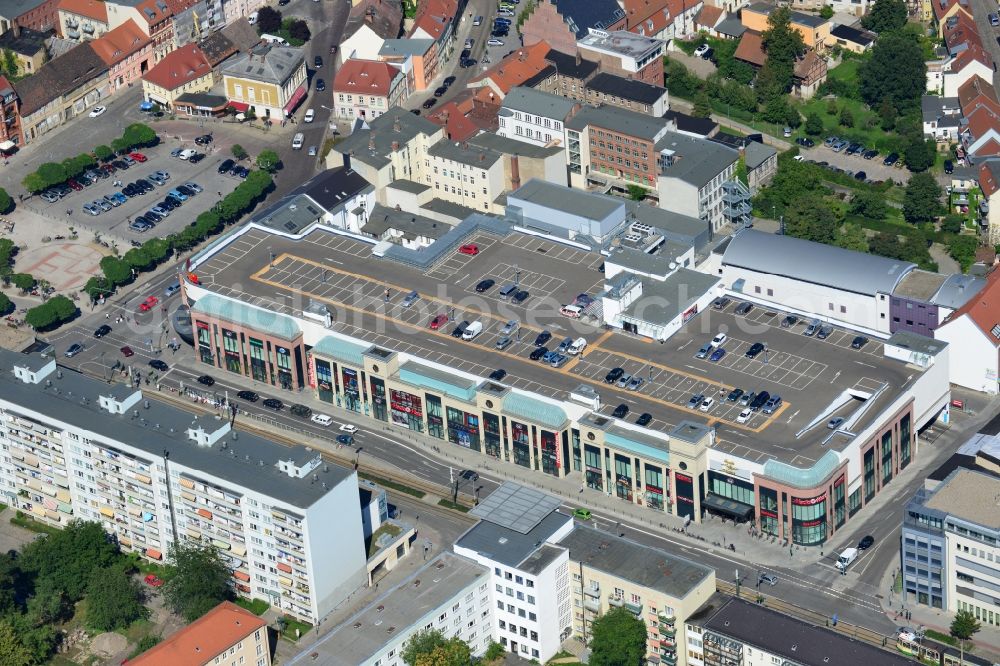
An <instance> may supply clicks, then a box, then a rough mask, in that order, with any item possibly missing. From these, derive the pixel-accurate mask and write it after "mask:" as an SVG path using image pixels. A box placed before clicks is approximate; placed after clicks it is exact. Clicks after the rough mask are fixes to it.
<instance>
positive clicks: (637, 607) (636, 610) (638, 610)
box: [625, 602, 642, 615]
mask: <svg viewBox="0 0 1000 666" xmlns="http://www.w3.org/2000/svg"><path fill="white" fill-rule="evenodd" d="M625 610H627V611H629V612H630V613H632V614H633V615H642V604H633V603H632V602H626V603H625Z"/></svg>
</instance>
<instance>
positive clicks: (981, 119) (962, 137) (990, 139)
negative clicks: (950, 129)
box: [958, 99, 1000, 164]
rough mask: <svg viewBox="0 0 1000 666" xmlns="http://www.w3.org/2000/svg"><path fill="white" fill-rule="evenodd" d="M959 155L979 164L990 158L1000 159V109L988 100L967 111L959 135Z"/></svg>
mask: <svg viewBox="0 0 1000 666" xmlns="http://www.w3.org/2000/svg"><path fill="white" fill-rule="evenodd" d="M958 138H959V141H960V142H961V151H962V152H960V153H959V155H960V157H962V158H963V159H964V160H965V161H968V162H969V163H971V164H978V163H979V162H980V161H982V160H983V159H986V158H989V157H1000V108H998V105H996V104H992V103H990V101H989V100H988V99H980V100H978V101H977V102H976V103H975V104H974V105H972V107H971V108H968V109H966V110H965V117H964V118H963V119H962V125H961V127H960V129H959V135H958Z"/></svg>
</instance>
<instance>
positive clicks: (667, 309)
mask: <svg viewBox="0 0 1000 666" xmlns="http://www.w3.org/2000/svg"><path fill="white" fill-rule="evenodd" d="M664 261H665V260H664ZM718 283H719V278H718V276H715V275H706V274H705V273H700V272H698V271H694V270H691V269H689V268H678V269H677V270H676V271H674V273H672V274H671V275H669V276H668V277H667V279H666V280H663V281H662V282H661V281H659V280H654V279H651V278H642V296H641V297H640V298H638V299H636V300H635V301H634V302H633V303H632V304H631V305H629V306H628V307H627V308H626V309H625V311H624V312H623V313H622V314H623V315H628V316H631V317H636V318H641V319H642V320H643V321H647V322H650V323H653V324H665V323H667V322H670V321H673V320H674V319H675V318H676V317H677V316H678V315H680V314H681V313H682V312H684V311H685V310H687V309H688V308H689V307H691V305H692V304H693V303H694V302H695V301H697V300H698V299H699V298H701V297H702V296H703V295H704V294H705V293H706V292H707V291H709V290H710V289H712V288H713V287H714V286H715V285H716V284H718ZM654 299H655V300H654Z"/></svg>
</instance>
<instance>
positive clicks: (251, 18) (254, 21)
mask: <svg viewBox="0 0 1000 666" xmlns="http://www.w3.org/2000/svg"><path fill="white" fill-rule="evenodd" d="M247 21H248V22H249V23H250V25H256V24H257V12H254V13H253V14H251V15H250V16H248V17H247Z"/></svg>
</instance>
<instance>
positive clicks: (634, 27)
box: [624, 0, 722, 42]
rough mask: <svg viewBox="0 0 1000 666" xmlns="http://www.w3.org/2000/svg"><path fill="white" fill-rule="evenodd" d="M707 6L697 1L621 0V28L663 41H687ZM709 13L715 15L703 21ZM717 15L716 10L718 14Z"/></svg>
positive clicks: (694, 31)
mask: <svg viewBox="0 0 1000 666" xmlns="http://www.w3.org/2000/svg"><path fill="white" fill-rule="evenodd" d="M708 6H709V5H706V4H703V3H702V1H701V0H625V3H624V7H625V15H626V24H625V28H624V29H625V30H627V31H629V32H632V33H635V34H637V35H640V36H643V37H653V38H656V39H661V40H663V41H666V42H669V41H671V40H674V39H689V38H691V36H693V35H694V34H695V33H696V32H697V30H698V16H699V14H701V12H702V9H703V8H705V7H708ZM712 9H713V10H714V9H717V8H716V7H712ZM713 13H715V12H709V14H706V20H709V19H708V16H709V15H710V14H713ZM721 14H722V12H721V10H719V15H720V16H721Z"/></svg>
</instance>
